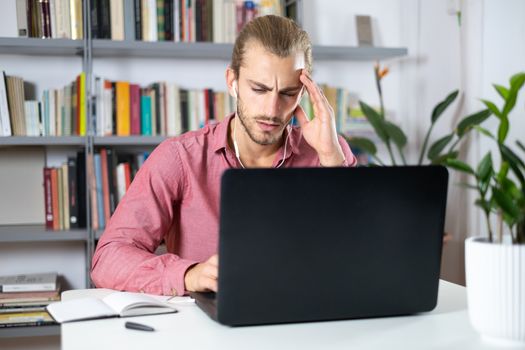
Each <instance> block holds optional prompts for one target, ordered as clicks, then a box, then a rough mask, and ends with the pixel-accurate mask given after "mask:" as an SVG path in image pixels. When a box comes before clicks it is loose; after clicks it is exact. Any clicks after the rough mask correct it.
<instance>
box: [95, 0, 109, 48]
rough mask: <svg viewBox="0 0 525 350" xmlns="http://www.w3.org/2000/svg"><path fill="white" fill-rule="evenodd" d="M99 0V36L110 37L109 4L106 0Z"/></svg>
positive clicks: (102, 37)
mask: <svg viewBox="0 0 525 350" xmlns="http://www.w3.org/2000/svg"><path fill="white" fill-rule="evenodd" d="M98 1H99V14H98V15H99V23H100V38H101V39H111V14H110V4H109V1H106V0H98Z"/></svg>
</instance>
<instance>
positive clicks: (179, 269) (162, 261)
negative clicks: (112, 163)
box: [91, 140, 197, 295]
mask: <svg viewBox="0 0 525 350" xmlns="http://www.w3.org/2000/svg"><path fill="white" fill-rule="evenodd" d="M186 183H187V181H185V173H184V169H183V167H182V162H181V160H180V156H179V154H178V151H177V148H176V143H175V142H173V141H172V140H167V141H164V142H163V143H162V144H161V145H159V146H158V147H157V148H156V149H155V150H154V151H153V152H152V153H151V155H150V156H149V157H148V158H147V160H146V161H145V162H144V164H143V165H142V167H141V168H140V170H139V171H138V172H137V175H136V176H135V178H134V180H133V182H132V183H131V185H130V187H129V188H128V190H127V191H126V194H125V195H124V197H123V198H122V200H121V201H120V203H119V205H118V206H117V208H116V210H115V213H114V214H113V216H112V217H111V219H110V221H109V223H108V225H107V227H106V229H105V231H104V234H103V235H102V237H101V239H100V240H99V242H98V245H97V248H96V251H95V254H94V256H93V262H92V266H91V279H92V280H93V282H94V283H95V285H96V286H97V287H101V288H111V289H116V290H126V291H132V292H145V293H151V294H163V295H183V294H184V293H185V288H184V275H185V273H186V270H187V269H188V268H189V267H190V266H192V265H194V264H196V263H197V262H196V261H190V260H185V259H182V258H181V257H179V256H177V255H175V254H171V253H166V254H163V255H155V253H154V252H155V250H156V249H157V248H158V246H159V245H160V244H161V242H162V240H163V239H164V237H165V235H166V234H167V233H168V232H169V230H170V228H171V226H172V225H173V217H174V208H175V207H176V206H175V204H176V203H177V202H180V201H181V198H182V195H183V192H184V187H185V184H186Z"/></svg>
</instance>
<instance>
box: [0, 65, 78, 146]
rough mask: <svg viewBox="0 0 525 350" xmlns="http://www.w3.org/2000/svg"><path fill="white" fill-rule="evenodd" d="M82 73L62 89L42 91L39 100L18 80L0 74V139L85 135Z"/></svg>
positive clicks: (23, 82) (29, 85)
mask: <svg viewBox="0 0 525 350" xmlns="http://www.w3.org/2000/svg"><path fill="white" fill-rule="evenodd" d="M85 86H86V79H85V74H84V73H81V74H79V75H78V76H77V77H76V79H75V80H74V81H73V82H72V83H71V84H69V85H67V86H65V87H64V88H62V89H50V90H44V92H43V94H42V99H41V101H38V100H36V99H35V95H34V87H33V85H32V84H29V83H27V82H25V81H24V80H23V79H22V78H20V77H16V76H8V75H6V74H5V72H4V71H0V136H66V135H67V136H68V135H80V136H84V135H86V128H87V124H86V116H87V112H86V103H85Z"/></svg>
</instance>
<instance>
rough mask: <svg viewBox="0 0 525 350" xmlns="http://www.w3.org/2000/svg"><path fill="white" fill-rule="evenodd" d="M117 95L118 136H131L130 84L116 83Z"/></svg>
mask: <svg viewBox="0 0 525 350" xmlns="http://www.w3.org/2000/svg"><path fill="white" fill-rule="evenodd" d="M116 93H117V135H118V136H129V135H130V131H131V130H130V111H129V109H130V99H129V98H130V96H129V83H128V82H124V81H119V82H117V83H116Z"/></svg>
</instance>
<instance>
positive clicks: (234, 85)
mask: <svg viewBox="0 0 525 350" xmlns="http://www.w3.org/2000/svg"><path fill="white" fill-rule="evenodd" d="M232 85H233V97H235V98H237V80H234V81H233V84H232Z"/></svg>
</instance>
